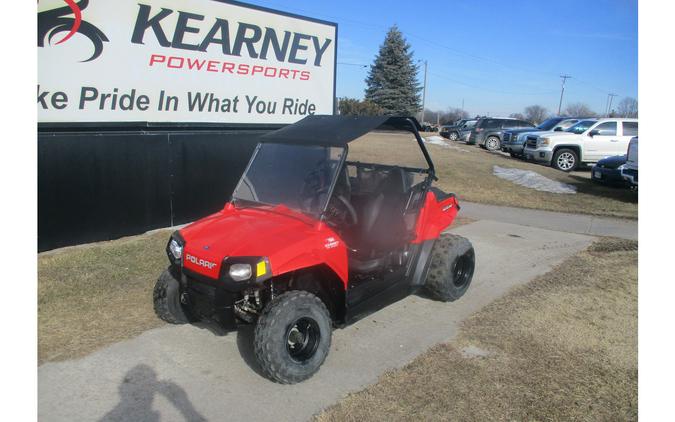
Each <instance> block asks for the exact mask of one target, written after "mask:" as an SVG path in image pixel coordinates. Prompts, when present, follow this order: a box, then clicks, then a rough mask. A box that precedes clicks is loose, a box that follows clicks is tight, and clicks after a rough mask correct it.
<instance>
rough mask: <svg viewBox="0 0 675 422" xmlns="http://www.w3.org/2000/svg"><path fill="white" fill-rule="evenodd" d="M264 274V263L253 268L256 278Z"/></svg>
mask: <svg viewBox="0 0 675 422" xmlns="http://www.w3.org/2000/svg"><path fill="white" fill-rule="evenodd" d="M266 272H267V266H265V261H260V262H258V265H257V266H256V268H255V275H256V277H260V276H261V275H265V273H266Z"/></svg>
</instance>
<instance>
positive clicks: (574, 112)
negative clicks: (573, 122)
mask: <svg viewBox="0 0 675 422" xmlns="http://www.w3.org/2000/svg"><path fill="white" fill-rule="evenodd" d="M565 114H566V115H568V116H570V117H596V116H597V115H598V114H597V113H596V112H594V111H593V110H591V108H590V107H589V106H588V105H586V104H584V103H574V104H569V105H568V106H567V107H566V108H565Z"/></svg>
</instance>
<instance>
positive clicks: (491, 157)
mask: <svg viewBox="0 0 675 422" xmlns="http://www.w3.org/2000/svg"><path fill="white" fill-rule="evenodd" d="M367 136H368V142H353V143H351V144H350V157H351V156H352V155H356V156H358V157H363V158H362V159H363V161H366V160H368V159H371V160H378V161H382V159H383V158H384V159H386V161H387V162H392V163H398V162H408V163H410V164H413V163H420V162H421V161H420V159H419V157H420V152H419V149H418V148H417V145H416V144H415V143H414V142H403V140H409V138H410V136H409V135H398V134H391V133H386V134H384V133H371V134H369V135H367ZM436 136H437V134H436ZM448 142H449V141H448ZM427 148H428V150H429V152H430V154H431V156H432V159H433V161H434V165H435V166H436V174H437V176H438V178H439V179H440V180H439V181H438V182H436V183H437V185H438V186H439V187H441V188H442V189H443V190H445V191H447V192H454V193H456V194H457V195H458V196H459V198H460V199H463V200H466V201H471V202H480V203H484V204H494V205H507V206H515V207H521V208H533V209H542V210H548V211H561V212H570V213H582V214H592V215H599V216H610V217H621V218H637V216H638V194H637V192H633V191H630V190H628V189H619V188H614V187H608V186H602V185H598V184H595V183H593V182H592V181H591V179H590V171H588V170H585V171H577V172H572V173H564V172H562V171H558V170H555V169H553V168H551V167H547V166H543V165H539V164H534V163H529V162H525V161H522V160H517V159H513V158H511V157H509V156H507V155H504V154H501V153H490V152H487V151H484V150H482V149H480V148H477V147H476V146H474V145H465V144H463V143H460V142H453V143H451V147H450V148H444V147H441V146H438V145H433V144H427ZM381 151H386V154H382V152H381ZM495 165H498V166H501V167H508V168H518V169H523V170H532V171H535V172H537V173H539V174H541V175H543V176H546V177H548V178H550V179H553V180H557V181H560V182H563V183H567V184H570V185H573V186H575V187H576V188H577V193H576V194H574V195H562V194H555V193H549V192H539V191H536V190H534V189H529V188H526V187H523V186H519V185H516V184H514V183H511V182H509V181H506V180H503V179H500V178H498V177H496V176H494V175H493V174H492V169H493V166H495Z"/></svg>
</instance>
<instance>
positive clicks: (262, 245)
mask: <svg viewBox="0 0 675 422" xmlns="http://www.w3.org/2000/svg"><path fill="white" fill-rule="evenodd" d="M180 233H181V236H182V237H183V239H185V252H184V253H185V254H190V255H192V256H194V257H196V258H198V259H203V260H206V261H208V262H211V263H215V264H216V265H215V266H213V267H212V268H211V269H207V268H204V267H203V266H202V267H200V266H196V265H195V264H194V263H191V262H188V261H187V260H186V262H185V263H184V265H185V266H186V267H188V268H189V269H191V270H194V271H198V272H200V273H202V274H205V275H208V276H210V277H213V278H217V277H218V274H219V271H220V265H221V262H222V260H223V258H225V257H237V256H261V257H267V258H269V260H270V264H271V267H272V273H273V274H274V275H277V274H280V273H283V272H286V271H289V270H292V269H296V268H301V267H302V266H304V265H308V264H302V263H298V262H302V261H307V260H308V259H309V260H313V261H316V260H317V259H318V260H320V261H321V260H323V259H325V257H318V256H316V255H317V254H319V255H323V254H324V253H325V252H327V249H328V248H326V247H325V245H326V244H327V239H328V238H334V239H337V240H338V241H339V243H340V246H341V247H342V249H344V246H343V245H342V242H341V241H340V239H339V237H338V236H337V234H335V233H334V232H333V231H332V230H330V229H329V228H328V227H326V226H325V225H323V224H321V225H320V224H319V222H318V221H317V220H313V219H311V218H309V217H307V216H306V215H304V214H301V213H298V212H295V211H292V210H290V209H288V208H286V207H284V206H278V207H274V208H270V207H256V208H234V207H230V206H228V207H226V208H225V209H223V210H222V211H220V212H218V213H215V214H212V215H210V216H208V217H206V218H203V219H201V220H199V221H197V222H195V223H193V224H190V225H189V226H187V227H185V228H183V229H181V230H180ZM331 249H332V248H331ZM331 252H333V251H331ZM343 252H344V255H345V260H346V250H344V251H343Z"/></svg>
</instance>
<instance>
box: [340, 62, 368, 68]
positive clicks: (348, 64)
mask: <svg viewBox="0 0 675 422" xmlns="http://www.w3.org/2000/svg"><path fill="white" fill-rule="evenodd" d="M337 64H339V65H344V66H358V67H368V65H367V64H363V63H347V62H337Z"/></svg>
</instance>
